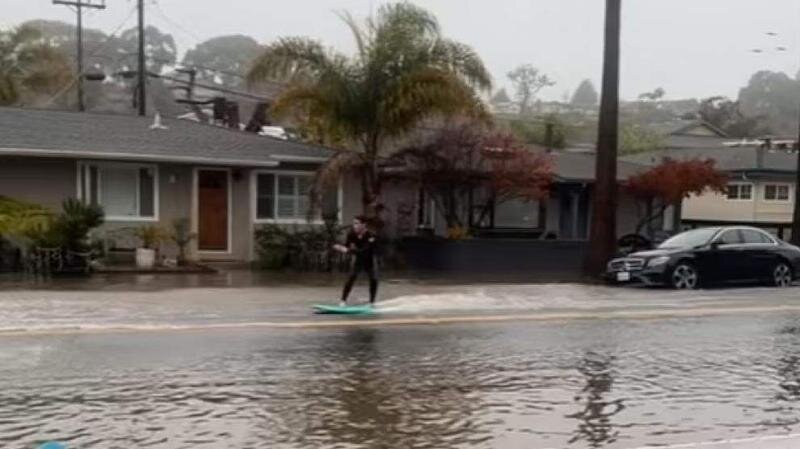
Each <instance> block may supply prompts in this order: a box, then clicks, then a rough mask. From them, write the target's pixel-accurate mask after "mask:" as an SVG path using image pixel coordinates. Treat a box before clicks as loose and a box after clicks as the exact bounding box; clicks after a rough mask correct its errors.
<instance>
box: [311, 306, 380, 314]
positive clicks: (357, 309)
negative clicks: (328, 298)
mask: <svg viewBox="0 0 800 449" xmlns="http://www.w3.org/2000/svg"><path fill="white" fill-rule="evenodd" d="M314 312H316V313H326V314H337V315H370V314H373V313H375V309H373V308H372V307H370V306H344V307H342V306H331V305H325V304H316V305H314Z"/></svg>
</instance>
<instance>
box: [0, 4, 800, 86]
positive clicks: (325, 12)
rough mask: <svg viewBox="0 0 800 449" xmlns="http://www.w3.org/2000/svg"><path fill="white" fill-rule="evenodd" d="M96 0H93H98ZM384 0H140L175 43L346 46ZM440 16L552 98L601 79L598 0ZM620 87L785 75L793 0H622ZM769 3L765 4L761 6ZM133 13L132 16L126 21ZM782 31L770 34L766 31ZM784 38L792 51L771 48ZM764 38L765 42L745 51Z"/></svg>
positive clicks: (796, 31) (22, 10)
mask: <svg viewBox="0 0 800 449" xmlns="http://www.w3.org/2000/svg"><path fill="white" fill-rule="evenodd" d="M2 1H3V15H2V16H0V26H2V27H8V26H12V25H15V24H17V23H19V22H22V21H25V20H28V19H34V18H46V19H57V20H65V21H74V19H75V16H74V14H73V13H72V12H70V11H69V10H68V9H67V8H66V7H64V6H55V5H52V4H51V0H2ZM95 1H97V0H95ZM381 3H383V1H381V0H289V1H275V0H223V1H220V0H146V5H147V15H146V17H147V22H148V24H151V25H155V26H157V27H158V28H160V29H162V30H166V31H168V32H170V33H171V34H173V36H174V37H175V39H176V40H177V41H178V45H179V46H180V50H181V51H185V50H186V49H187V48H189V47H192V46H194V45H195V44H197V43H198V42H199V41H201V40H202V39H206V38H209V37H212V36H216V35H221V34H231V33H242V34H248V35H251V36H253V37H254V38H256V39H257V40H258V41H260V42H269V41H271V40H273V39H275V38H276V37H279V36H283V35H305V36H311V37H314V38H318V39H320V40H322V41H324V42H325V43H327V44H329V45H331V46H334V47H336V48H338V49H341V50H344V51H348V52H350V51H352V49H353V44H352V40H351V38H350V35H349V34H348V30H347V28H346V27H345V26H344V25H343V24H342V23H341V21H340V20H339V19H338V18H337V16H336V15H335V12H336V11H339V10H348V11H350V12H352V13H353V14H354V15H356V16H366V15H368V14H369V13H370V11H371V10H373V9H376V8H377V7H378V6H379V5H380V4H381ZM415 3H416V4H418V5H420V6H423V7H426V8H428V9H430V10H432V11H433V12H434V13H436V15H437V16H438V17H439V20H440V21H441V23H442V27H443V29H444V32H445V34H446V35H448V36H449V37H452V38H455V39H457V40H460V41H462V42H465V43H467V44H470V45H472V46H473V47H474V48H475V49H476V50H477V51H478V52H479V53H480V55H481V56H482V57H483V59H484V61H485V63H486V65H487V66H488V67H489V69H490V70H491V71H492V73H493V74H494V77H495V82H496V84H497V85H498V86H502V85H506V84H507V83H508V82H507V79H506V73H507V72H508V71H510V70H511V69H513V68H514V67H515V66H517V65H519V64H523V63H530V64H533V65H534V66H536V67H538V68H540V69H541V70H543V71H544V72H545V73H547V74H548V75H550V76H551V77H552V78H553V79H554V80H555V81H556V82H557V84H556V85H555V86H554V87H551V88H549V89H547V90H545V91H543V92H542V94H541V95H542V97H544V98H548V99H559V98H561V97H562V96H564V94H565V93H566V92H572V91H573V90H574V89H575V88H576V87H577V85H578V83H580V81H581V80H582V79H584V78H590V79H592V80H593V81H594V82H595V85H597V86H599V83H600V76H601V62H602V31H603V13H604V11H603V8H604V4H605V2H604V1H603V0H415ZM107 4H108V8H107V9H106V10H104V11H98V12H92V13H90V14H89V15H88V16H87V17H86V19H85V24H86V26H87V27H92V28H99V29H102V30H104V31H106V32H110V31H112V30H114V29H115V28H117V27H118V26H119V25H120V24H122V23H123V22H124V21H125V18H126V17H128V16H129V13H130V12H131V10H132V9H133V8H134V7H135V5H136V1H135V0H107ZM623 4H624V12H623V37H622V39H623V52H622V61H623V62H622V86H621V89H622V95H623V96H624V97H625V98H633V97H636V96H637V95H638V94H640V93H642V92H645V91H651V90H653V89H654V88H656V87H663V88H664V89H665V90H666V91H667V97H668V98H673V99H677V98H685V97H706V96H711V95H717V94H723V95H728V96H734V97H735V96H736V95H737V93H738V89H739V88H740V87H741V86H743V85H744V84H746V82H747V80H748V79H749V77H750V75H752V74H753V73H754V72H756V71H758V70H761V69H769V70H781V71H785V72H787V73H789V74H791V75H792V76H794V75H795V73H796V72H797V71H798V68H800V0H623ZM767 5H769V7H767ZM134 24H135V16H131V17H130V18H129V19H128V21H127V23H126V28H128V27H130V26H133V25H134ZM768 32H771V33H777V34H778V35H777V36H769V35H768V34H767V33H768ZM778 46H784V47H786V48H787V50H788V51H785V52H779V51H776V50H775V48H776V47H778ZM754 49H762V50H763V51H764V52H763V53H754V52H752V50H754Z"/></svg>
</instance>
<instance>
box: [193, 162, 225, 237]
mask: <svg viewBox="0 0 800 449" xmlns="http://www.w3.org/2000/svg"><path fill="white" fill-rule="evenodd" d="M229 188H230V186H229V185H228V172H226V171H222V170H199V171H198V172H197V204H198V210H197V234H198V235H197V245H198V249H199V250H200V251H227V250H228V226H230V223H228V189H229Z"/></svg>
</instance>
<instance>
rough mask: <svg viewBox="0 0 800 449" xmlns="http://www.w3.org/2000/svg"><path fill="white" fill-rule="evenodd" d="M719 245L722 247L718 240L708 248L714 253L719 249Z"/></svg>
mask: <svg viewBox="0 0 800 449" xmlns="http://www.w3.org/2000/svg"><path fill="white" fill-rule="evenodd" d="M719 245H720V243H719V240H717V241H714V242H711V244H710V245H708V248H709V249H710V250H712V251H716V250H718V249H719Z"/></svg>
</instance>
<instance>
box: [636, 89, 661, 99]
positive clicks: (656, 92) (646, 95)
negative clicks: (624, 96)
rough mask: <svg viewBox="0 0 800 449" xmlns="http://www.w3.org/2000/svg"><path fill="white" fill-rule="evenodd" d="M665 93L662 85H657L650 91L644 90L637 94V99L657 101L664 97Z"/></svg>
mask: <svg viewBox="0 0 800 449" xmlns="http://www.w3.org/2000/svg"><path fill="white" fill-rule="evenodd" d="M666 94H667V91H665V90H664V88H663V87H659V88H657V89H655V90H653V91H652V92H645V93H643V94H640V95H639V100H642V101H658V100H661V99H662V98H664V95H666Z"/></svg>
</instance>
